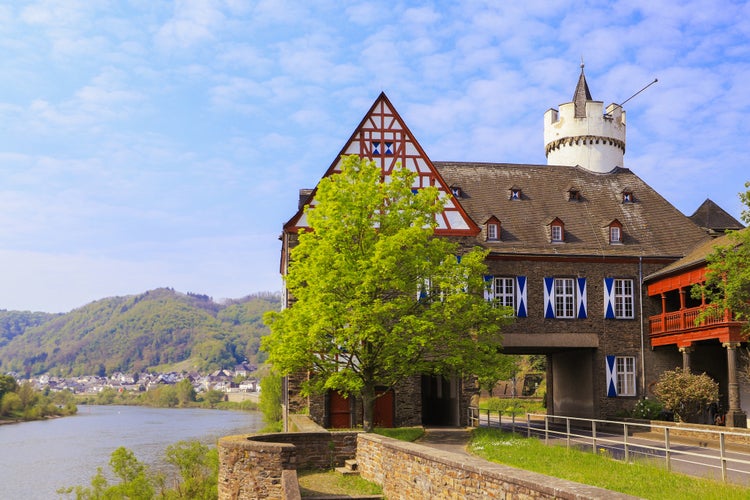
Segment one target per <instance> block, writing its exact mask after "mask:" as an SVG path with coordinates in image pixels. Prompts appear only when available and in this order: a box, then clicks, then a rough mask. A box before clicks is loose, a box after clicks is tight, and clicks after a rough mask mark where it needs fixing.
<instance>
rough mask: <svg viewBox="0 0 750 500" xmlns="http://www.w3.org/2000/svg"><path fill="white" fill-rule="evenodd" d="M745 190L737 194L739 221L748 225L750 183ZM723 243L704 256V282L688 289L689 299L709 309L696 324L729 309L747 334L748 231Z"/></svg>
mask: <svg viewBox="0 0 750 500" xmlns="http://www.w3.org/2000/svg"><path fill="white" fill-rule="evenodd" d="M745 187H746V188H748V190H747V191H746V192H744V193H740V194H739V197H740V200H741V201H742V202H743V203H744V204H745V207H746V208H745V209H744V210H743V211H742V220H743V222H745V223H746V224H750V182H746V183H745ZM726 240H727V243H726V244H725V245H720V246H718V247H716V248H715V249H714V250H713V252H712V253H711V254H710V255H708V257H706V262H707V267H706V279H705V281H704V282H703V283H701V284H697V285H695V286H694V287H693V289H692V295H693V297H695V298H701V296H703V297H705V298H706V301H707V302H708V303H710V304H711V305H712V306H713V307H709V308H706V310H704V311H703V312H702V313H701V315H700V316H699V317H698V318H697V319H696V321H697V322H700V321H703V320H705V319H708V318H709V317H711V316H714V315H716V314H723V311H725V310H730V311H732V313H733V314H734V318H735V319H736V320H738V321H745V322H746V323H745V325H744V327H743V330H744V332H745V333H746V334H750V321H748V320H750V229H743V230H740V231H730V232H728V234H727V237H726Z"/></svg>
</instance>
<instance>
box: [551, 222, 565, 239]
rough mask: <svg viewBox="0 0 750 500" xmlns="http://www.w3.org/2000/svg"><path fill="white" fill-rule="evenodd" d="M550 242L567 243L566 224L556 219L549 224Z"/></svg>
mask: <svg viewBox="0 0 750 500" xmlns="http://www.w3.org/2000/svg"><path fill="white" fill-rule="evenodd" d="M549 234H550V241H551V242H552V243H563V242H564V241H565V224H563V221H561V220H560V219H558V218H557V217H555V218H554V219H553V220H552V222H550V224H549Z"/></svg>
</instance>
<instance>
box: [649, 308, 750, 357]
mask: <svg viewBox="0 0 750 500" xmlns="http://www.w3.org/2000/svg"><path fill="white" fill-rule="evenodd" d="M706 307H707V306H699V307H691V308H688V309H682V310H679V311H672V312H666V313H662V314H657V315H655V316H651V317H650V318H649V319H648V323H649V335H650V337H651V345H652V346H657V345H668V344H677V345H678V346H680V347H683V346H688V345H690V344H691V343H692V342H696V341H699V340H712V339H715V340H719V341H720V342H740V341H742V340H743V336H742V335H741V334H740V332H741V330H742V325H743V323H742V322H740V321H735V320H734V317H733V315H732V312H731V311H729V310H721V309H718V308H715V307H714V308H710V309H711V310H710V313H709V315H708V316H706V317H705V318H703V319H702V320H701V321H699V322H696V321H697V319H698V316H699V315H700V313H701V311H702V310H703V309H705V308H706ZM709 307H710V306H709Z"/></svg>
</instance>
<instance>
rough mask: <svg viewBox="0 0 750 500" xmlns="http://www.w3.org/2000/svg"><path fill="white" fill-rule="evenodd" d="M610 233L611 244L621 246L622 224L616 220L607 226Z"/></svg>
mask: <svg viewBox="0 0 750 500" xmlns="http://www.w3.org/2000/svg"><path fill="white" fill-rule="evenodd" d="M607 230H608V231H609V244H610V245H620V244H622V223H621V222H620V221H619V220H617V219H615V220H613V221H612V222H610V223H609V224H608V225H607Z"/></svg>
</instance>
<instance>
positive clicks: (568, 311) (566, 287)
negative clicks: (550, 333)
mask: <svg viewBox="0 0 750 500" xmlns="http://www.w3.org/2000/svg"><path fill="white" fill-rule="evenodd" d="M554 280H555V281H554V284H553V287H554V292H555V299H554V300H555V303H554V309H555V318H556V319H576V282H575V278H554Z"/></svg>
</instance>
